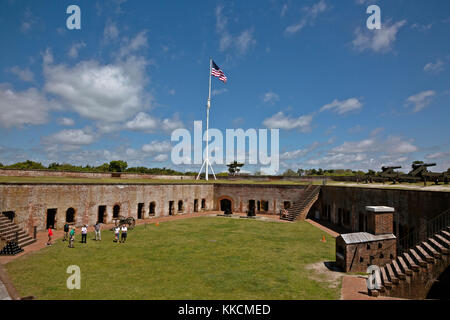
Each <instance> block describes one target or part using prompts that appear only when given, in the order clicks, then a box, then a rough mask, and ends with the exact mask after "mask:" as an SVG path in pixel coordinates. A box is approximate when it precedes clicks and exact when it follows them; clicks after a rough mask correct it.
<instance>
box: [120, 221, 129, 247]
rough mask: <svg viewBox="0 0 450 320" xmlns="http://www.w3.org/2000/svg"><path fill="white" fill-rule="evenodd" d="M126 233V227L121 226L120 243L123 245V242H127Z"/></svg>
mask: <svg viewBox="0 0 450 320" xmlns="http://www.w3.org/2000/svg"><path fill="white" fill-rule="evenodd" d="M127 231H128V228H127V226H126V225H123V226H122V239H121V241H120V242H123V243H125V241H127Z"/></svg>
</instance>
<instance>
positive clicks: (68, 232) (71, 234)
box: [47, 222, 128, 248]
mask: <svg viewBox="0 0 450 320" xmlns="http://www.w3.org/2000/svg"><path fill="white" fill-rule="evenodd" d="M87 227H88V226H87V225H86V224H85V225H83V227H81V243H87ZM52 229H53V228H52V227H50V228H49V229H48V241H47V245H52V238H53V231H52ZM120 231H122V238H121V239H119V238H120ZM127 232H128V228H127V227H126V226H125V225H123V226H122V228H120V227H119V226H116V227H115V228H114V241H115V242H125V241H126V240H127ZM94 233H95V238H94V240H95V241H101V240H102V234H101V223H100V222H97V223H96V224H95V225H94ZM67 240H69V248H74V246H73V243H74V241H75V226H70V225H69V224H68V223H67V222H66V224H65V225H64V238H63V241H67Z"/></svg>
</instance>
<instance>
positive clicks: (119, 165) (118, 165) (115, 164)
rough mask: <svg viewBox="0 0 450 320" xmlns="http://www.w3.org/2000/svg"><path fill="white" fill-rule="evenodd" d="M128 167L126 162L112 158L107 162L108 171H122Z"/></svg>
mask: <svg viewBox="0 0 450 320" xmlns="http://www.w3.org/2000/svg"><path fill="white" fill-rule="evenodd" d="M127 167H128V163H126V162H125V161H122V160H113V161H111V162H110V163H109V171H110V172H124V171H125V169H126V168H127Z"/></svg>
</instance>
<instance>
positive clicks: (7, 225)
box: [0, 216, 36, 252]
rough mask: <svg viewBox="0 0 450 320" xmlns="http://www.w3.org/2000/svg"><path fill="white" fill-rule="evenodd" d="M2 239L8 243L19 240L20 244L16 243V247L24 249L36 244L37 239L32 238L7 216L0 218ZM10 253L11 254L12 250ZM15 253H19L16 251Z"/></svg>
mask: <svg viewBox="0 0 450 320" xmlns="http://www.w3.org/2000/svg"><path fill="white" fill-rule="evenodd" d="M0 237H1V238H2V239H3V240H4V241H6V242H7V243H8V242H9V243H10V242H15V241H16V239H17V240H18V242H17V243H16V246H17V247H19V248H23V247H25V246H27V245H30V244H32V243H34V242H36V239H33V238H32V237H30V236H29V235H28V233H26V232H25V231H24V230H22V229H21V228H20V227H19V226H18V225H17V224H15V223H14V222H13V221H11V220H9V219H8V218H6V217H5V216H0ZM0 249H2V248H0ZM9 251H10V252H11V250H9ZM13 252H19V251H18V250H16V249H14V250H13Z"/></svg>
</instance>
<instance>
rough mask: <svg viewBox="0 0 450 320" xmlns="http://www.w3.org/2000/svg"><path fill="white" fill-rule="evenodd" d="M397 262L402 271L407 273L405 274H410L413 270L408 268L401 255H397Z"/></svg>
mask: <svg viewBox="0 0 450 320" xmlns="http://www.w3.org/2000/svg"><path fill="white" fill-rule="evenodd" d="M397 260H398V263H399V265H400V267H401V269H402V271H403V272H404V273H405V274H406V275H407V276H412V274H413V271H412V270H411V269H409V268H408V265H407V264H406V262H405V260H403V258H402V257H401V256H399V257H397Z"/></svg>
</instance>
